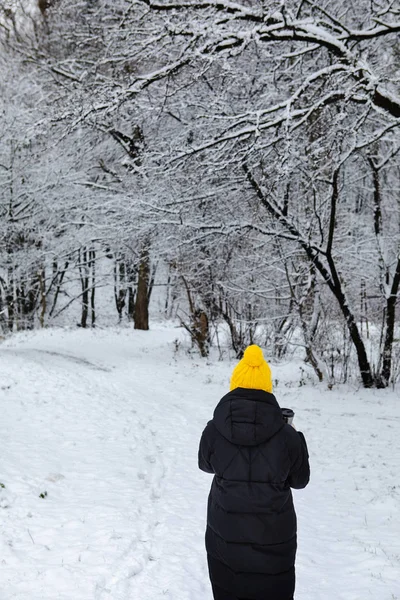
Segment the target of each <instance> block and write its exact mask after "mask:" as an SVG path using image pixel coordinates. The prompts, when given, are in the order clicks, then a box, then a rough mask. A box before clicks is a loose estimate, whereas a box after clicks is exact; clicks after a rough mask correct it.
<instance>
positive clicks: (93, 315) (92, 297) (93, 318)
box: [89, 249, 96, 327]
mask: <svg viewBox="0 0 400 600" xmlns="http://www.w3.org/2000/svg"><path fill="white" fill-rule="evenodd" d="M89 260H90V265H91V267H92V291H91V294H90V314H91V325H92V327H95V326H96V308H95V296H96V252H95V250H93V249H92V250H90V251H89Z"/></svg>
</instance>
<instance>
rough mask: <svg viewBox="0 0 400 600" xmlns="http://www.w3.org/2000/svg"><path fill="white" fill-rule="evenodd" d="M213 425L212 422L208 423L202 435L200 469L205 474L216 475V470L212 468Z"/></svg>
mask: <svg viewBox="0 0 400 600" xmlns="http://www.w3.org/2000/svg"><path fill="white" fill-rule="evenodd" d="M212 427H213V426H212V424H211V421H209V422H208V423H207V426H206V428H205V430H204V431H203V433H202V435H201V440H200V446H199V469H201V470H202V471H204V472H205V473H214V469H213V468H212V466H211V462H210V459H211V454H212V452H213V450H212Z"/></svg>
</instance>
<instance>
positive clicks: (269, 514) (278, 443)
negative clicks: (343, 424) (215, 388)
mask: <svg viewBox="0 0 400 600" xmlns="http://www.w3.org/2000/svg"><path fill="white" fill-rule="evenodd" d="M230 389H231V391H230V392H229V394H227V395H226V396H224V397H223V398H222V400H221V401H220V402H219V404H218V406H217V407H216V409H215V411H214V418H213V419H212V421H210V422H209V423H208V424H207V427H206V428H205V430H204V431H203V435H202V437H201V441H200V448H199V467H200V469H202V470H203V471H205V472H206V473H213V474H214V475H215V477H214V479H213V482H212V486H211V491H210V495H209V499H208V514H207V531H206V549H207V557H208V568H209V573H210V579H211V585H212V589H213V594H214V598H215V599H216V600H242V599H243V600H244V599H246V600H247V599H248V600H292V599H293V594H294V588H295V568H294V564H295V556H296V548H297V541H296V513H295V511H294V506H293V499H292V492H291V490H290V488H296V489H299V488H304V487H305V486H306V485H307V483H308V481H309V477H310V467H309V464H308V452H307V445H306V441H305V439H304V436H303V434H302V433H299V432H297V431H296V430H295V429H294V427H292V426H291V425H288V424H287V423H285V421H284V420H283V417H282V413H281V409H280V408H279V405H278V403H277V401H276V399H275V396H274V395H273V394H272V378H271V370H270V368H269V365H268V364H267V363H266V362H265V360H264V356H263V353H262V350H261V348H259V347H258V346H254V345H253V346H249V347H248V348H247V349H246V351H245V353H244V356H243V358H242V360H241V361H240V362H239V364H238V365H237V366H236V368H235V369H234V371H233V374H232V378H231V385H230Z"/></svg>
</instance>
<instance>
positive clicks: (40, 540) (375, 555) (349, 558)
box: [0, 329, 400, 600]
mask: <svg viewBox="0 0 400 600" xmlns="http://www.w3.org/2000/svg"><path fill="white" fill-rule="evenodd" d="M179 335H180V333H179V332H177V330H172V329H159V330H157V331H154V332H151V333H149V334H146V333H138V332H132V331H127V330H124V331H121V332H120V333H118V332H116V331H113V332H102V331H98V332H96V333H92V332H83V331H74V332H67V333H65V332H50V331H48V332H40V333H37V334H31V335H27V336H23V335H20V336H17V337H16V338H14V339H13V340H10V341H8V342H7V343H6V344H3V345H2V346H1V347H0V402H1V407H2V413H1V414H2V418H1V422H0V435H1V439H2V455H1V462H0V483H3V484H4V485H5V486H6V487H5V488H0V517H1V518H0V553H1V558H0V598H1V600H11V599H15V600H72V599H73V600H157V599H170V600H211V594H210V591H209V585H208V580H207V572H206V562H205V556H204V549H203V530H204V519H205V506H206V497H207V493H208V489H209V485H210V481H211V480H210V478H209V477H208V476H207V475H205V474H202V473H200V472H199V471H198V470H197V445H198V439H199V435H200V433H201V430H202V427H203V426H204V425H205V423H206V421H207V419H208V418H209V417H210V416H211V414H212V410H213V408H214V405H215V404H216V402H217V400H218V399H219V397H220V396H221V395H222V394H223V393H224V392H225V390H226V384H227V380H228V378H229V373H230V370H231V365H229V364H228V363H222V364H221V363H216V364H215V365H213V366H210V365H207V364H205V362H204V361H200V360H194V359H191V358H189V357H187V356H186V355H185V353H184V352H183V351H180V353H179V355H178V357H174V354H173V343H172V342H173V340H174V339H175V338H176V337H178V336H179ZM274 375H275V378H277V379H278V380H279V383H278V386H277V388H276V394H277V397H278V399H279V401H280V403H281V405H289V406H292V407H293V408H294V409H295V411H296V413H297V417H296V418H297V423H298V425H299V427H301V428H302V429H303V431H304V432H305V433H306V435H307V437H308V441H309V446H310V454H311V461H312V483H311V484H310V486H309V488H307V489H306V490H304V491H301V492H298V493H296V498H295V501H296V505H297V509H298V516H299V530H300V531H299V538H300V548H299V554H298V569H297V571H298V593H297V596H296V600H338V599H339V600H365V599H368V598H371V599H373V600H396V599H397V600H400V583H399V581H398V580H399V573H400V525H399V522H400V484H399V466H400V451H399V450H400V448H399V446H400V444H399V428H400V406H399V403H398V400H397V397H396V396H397V395H396V394H395V393H393V392H390V391H384V392H376V391H368V392H365V391H358V392H356V391H355V390H352V389H350V388H343V389H339V390H338V391H333V392H328V391H326V390H325V388H324V387H323V386H322V387H319V386H312V385H309V386H303V387H299V385H298V380H299V377H298V366H290V365H287V366H279V367H276V368H274ZM44 492H47V496H46V497H45V498H40V497H39V495H40V494H41V493H44Z"/></svg>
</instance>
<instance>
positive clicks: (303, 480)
mask: <svg viewBox="0 0 400 600" xmlns="http://www.w3.org/2000/svg"><path fill="white" fill-rule="evenodd" d="M289 427H291V426H290V425H289ZM288 433H289V435H288V450H289V458H290V464H291V466H290V472H289V476H288V478H287V483H288V485H289V486H290V487H291V488H294V489H296V490H299V489H302V488H305V487H306V485H307V484H308V482H309V480H310V463H309V461H308V448H307V442H306V439H305V437H304V435H303V434H302V433H301V431H295V430H294V429H293V428H292V427H291V430H289V432H288Z"/></svg>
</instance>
